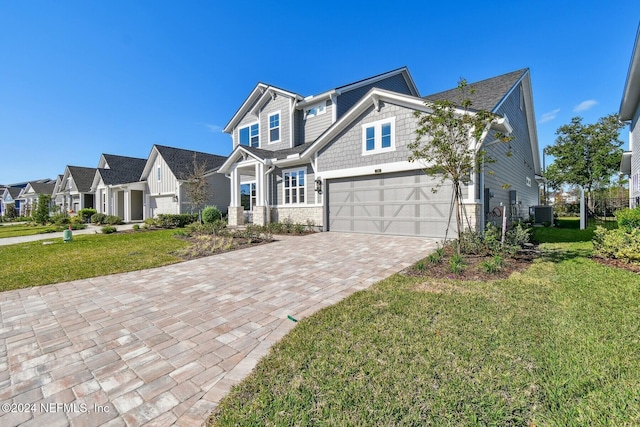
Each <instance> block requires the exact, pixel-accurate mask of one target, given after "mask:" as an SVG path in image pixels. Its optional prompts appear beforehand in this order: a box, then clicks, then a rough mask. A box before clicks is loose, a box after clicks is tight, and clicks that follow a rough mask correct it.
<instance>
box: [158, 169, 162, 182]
mask: <svg viewBox="0 0 640 427" xmlns="http://www.w3.org/2000/svg"><path fill="white" fill-rule="evenodd" d="M157 169H158V181H160V178H161V177H162V175H161V174H160V171H161V169H160V165H158V168H157Z"/></svg>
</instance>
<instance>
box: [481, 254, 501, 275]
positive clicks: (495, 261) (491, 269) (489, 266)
mask: <svg viewBox="0 0 640 427" xmlns="http://www.w3.org/2000/svg"><path fill="white" fill-rule="evenodd" d="M480 266H481V267H482V269H483V270H484V271H486V272H487V273H497V272H499V271H500V270H502V267H503V266H504V261H503V260H502V257H501V256H500V255H494V257H493V258H491V259H490V260H488V261H484V262H483V263H481V264H480Z"/></svg>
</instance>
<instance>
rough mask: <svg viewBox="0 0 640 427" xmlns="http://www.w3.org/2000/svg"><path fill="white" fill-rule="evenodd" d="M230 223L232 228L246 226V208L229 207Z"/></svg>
mask: <svg viewBox="0 0 640 427" xmlns="http://www.w3.org/2000/svg"><path fill="white" fill-rule="evenodd" d="M228 223H229V226H231V227H237V226H239V225H244V207H242V206H229V212H228Z"/></svg>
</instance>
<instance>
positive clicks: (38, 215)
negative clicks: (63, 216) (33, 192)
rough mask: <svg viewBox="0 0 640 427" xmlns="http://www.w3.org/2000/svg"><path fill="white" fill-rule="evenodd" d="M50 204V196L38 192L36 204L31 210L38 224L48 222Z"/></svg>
mask: <svg viewBox="0 0 640 427" xmlns="http://www.w3.org/2000/svg"><path fill="white" fill-rule="evenodd" d="M50 204H51V196H49V195H47V194H40V195H39V196H38V205H37V206H36V208H35V210H34V212H33V220H34V221H35V222H37V223H38V224H42V225H45V224H46V223H47V222H49V205H50Z"/></svg>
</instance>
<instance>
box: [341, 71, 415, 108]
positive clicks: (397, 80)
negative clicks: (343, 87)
mask: <svg viewBox="0 0 640 427" xmlns="http://www.w3.org/2000/svg"><path fill="white" fill-rule="evenodd" d="M374 87H376V88H380V89H386V90H390V91H393V92H398V93H404V94H406V95H411V90H410V89H409V86H408V85H407V82H406V80H405V79H404V77H403V75H402V74H395V75H393V76H390V77H387V78H386V79H382V80H380V81H377V82H374V83H370V84H367V85H364V86H360V87H358V88H355V89H352V90H349V91H346V92H343V93H341V94H340V95H338V99H337V101H336V103H337V104H338V111H337V118H338V119H339V118H340V117H342V115H343V114H344V113H346V112H347V110H349V108H351V107H352V106H353V105H354V104H355V103H356V102H358V101H359V100H360V99H362V97H363V96H364V95H365V94H366V93H367V92H369V90H371V88H374Z"/></svg>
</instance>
